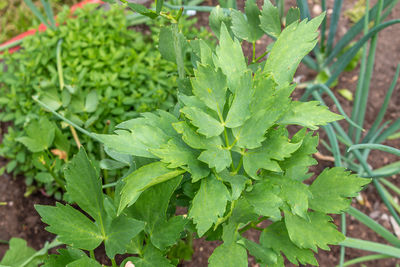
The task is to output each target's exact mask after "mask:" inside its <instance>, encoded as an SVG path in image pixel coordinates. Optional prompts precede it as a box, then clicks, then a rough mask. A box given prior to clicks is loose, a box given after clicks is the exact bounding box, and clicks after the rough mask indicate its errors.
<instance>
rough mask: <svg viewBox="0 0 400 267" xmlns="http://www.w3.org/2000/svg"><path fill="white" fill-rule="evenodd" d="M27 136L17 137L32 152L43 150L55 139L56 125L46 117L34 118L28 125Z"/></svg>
mask: <svg viewBox="0 0 400 267" xmlns="http://www.w3.org/2000/svg"><path fill="white" fill-rule="evenodd" d="M26 134H27V136H23V137H19V138H16V140H17V141H18V142H21V143H23V144H24V145H25V146H26V147H27V148H28V149H29V150H30V151H31V152H41V151H44V150H46V149H48V148H49V147H50V146H51V144H52V143H53V140H54V135H55V129H54V125H53V124H52V123H51V122H50V121H49V120H48V119H47V118H46V117H42V118H40V120H39V121H37V120H34V121H32V122H30V123H29V125H28V126H27V127H26Z"/></svg>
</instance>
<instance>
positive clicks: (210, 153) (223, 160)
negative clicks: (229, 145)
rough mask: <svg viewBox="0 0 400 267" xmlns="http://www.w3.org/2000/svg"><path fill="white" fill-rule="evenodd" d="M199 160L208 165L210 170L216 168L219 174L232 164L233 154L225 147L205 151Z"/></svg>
mask: <svg viewBox="0 0 400 267" xmlns="http://www.w3.org/2000/svg"><path fill="white" fill-rule="evenodd" d="M198 159H199V160H201V161H203V162H205V163H207V164H208V166H209V167H210V168H215V170H216V171H217V172H221V171H222V170H224V169H225V168H227V167H229V165H230V164H231V163H232V157H231V152H230V151H229V150H227V149H225V148H223V147H215V148H211V149H208V150H205V151H203V152H201V154H200V156H199V157H198Z"/></svg>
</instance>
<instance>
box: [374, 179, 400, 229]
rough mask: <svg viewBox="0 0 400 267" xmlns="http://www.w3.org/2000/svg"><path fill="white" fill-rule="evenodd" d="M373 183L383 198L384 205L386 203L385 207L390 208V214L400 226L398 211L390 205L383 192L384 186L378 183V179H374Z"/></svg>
mask: <svg viewBox="0 0 400 267" xmlns="http://www.w3.org/2000/svg"><path fill="white" fill-rule="evenodd" d="M372 182H373V183H374V185H375V188H376V190H377V191H378V193H379V195H380V196H381V198H382V201H383V203H385V205H386V207H387V208H388V210H389V212H390V214H392V216H393V218H394V219H395V221H396V222H397V224H399V225H400V217H399V215H398V214H397V213H396V211H395V210H394V208H393V206H392V205H391V204H390V201H389V199H388V198H387V197H386V194H385V192H384V191H383V187H382V185H381V184H380V183H379V182H378V180H377V179H373V180H372Z"/></svg>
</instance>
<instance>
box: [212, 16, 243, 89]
mask: <svg viewBox="0 0 400 267" xmlns="http://www.w3.org/2000/svg"><path fill="white" fill-rule="evenodd" d="M213 59H214V64H215V66H218V67H220V68H221V69H222V72H223V73H224V74H225V76H226V77H227V80H228V87H229V89H230V90H233V88H234V86H235V85H237V84H238V81H239V78H240V77H241V75H242V73H244V72H245V71H246V70H247V65H246V61H245V58H244V55H243V51H242V47H241V45H240V43H239V41H238V40H237V39H235V40H232V38H231V36H230V35H229V32H228V30H227V28H226V26H225V24H224V23H222V24H221V35H220V40H219V46H217V48H216V57H214V58H213ZM231 87H232V88H231Z"/></svg>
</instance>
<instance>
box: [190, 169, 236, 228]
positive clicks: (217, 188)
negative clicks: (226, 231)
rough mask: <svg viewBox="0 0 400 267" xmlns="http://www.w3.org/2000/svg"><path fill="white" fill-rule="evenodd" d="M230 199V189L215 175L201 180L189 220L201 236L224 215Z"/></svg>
mask: <svg viewBox="0 0 400 267" xmlns="http://www.w3.org/2000/svg"><path fill="white" fill-rule="evenodd" d="M228 199H229V191H228V189H227V188H226V186H225V185H224V184H223V183H222V182H221V181H218V180H217V179H216V178H215V176H214V175H211V176H209V177H207V178H205V179H202V180H201V186H200V189H199V191H198V192H197V193H196V196H195V197H194V198H193V201H192V205H191V207H190V210H189V218H191V219H193V222H194V223H195V224H196V228H197V233H198V235H199V236H203V235H204V233H205V232H207V230H208V229H210V227H211V226H212V225H213V224H214V223H215V222H216V221H217V220H218V218H219V217H221V216H223V215H224V212H225V208H226V203H227V201H228Z"/></svg>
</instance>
